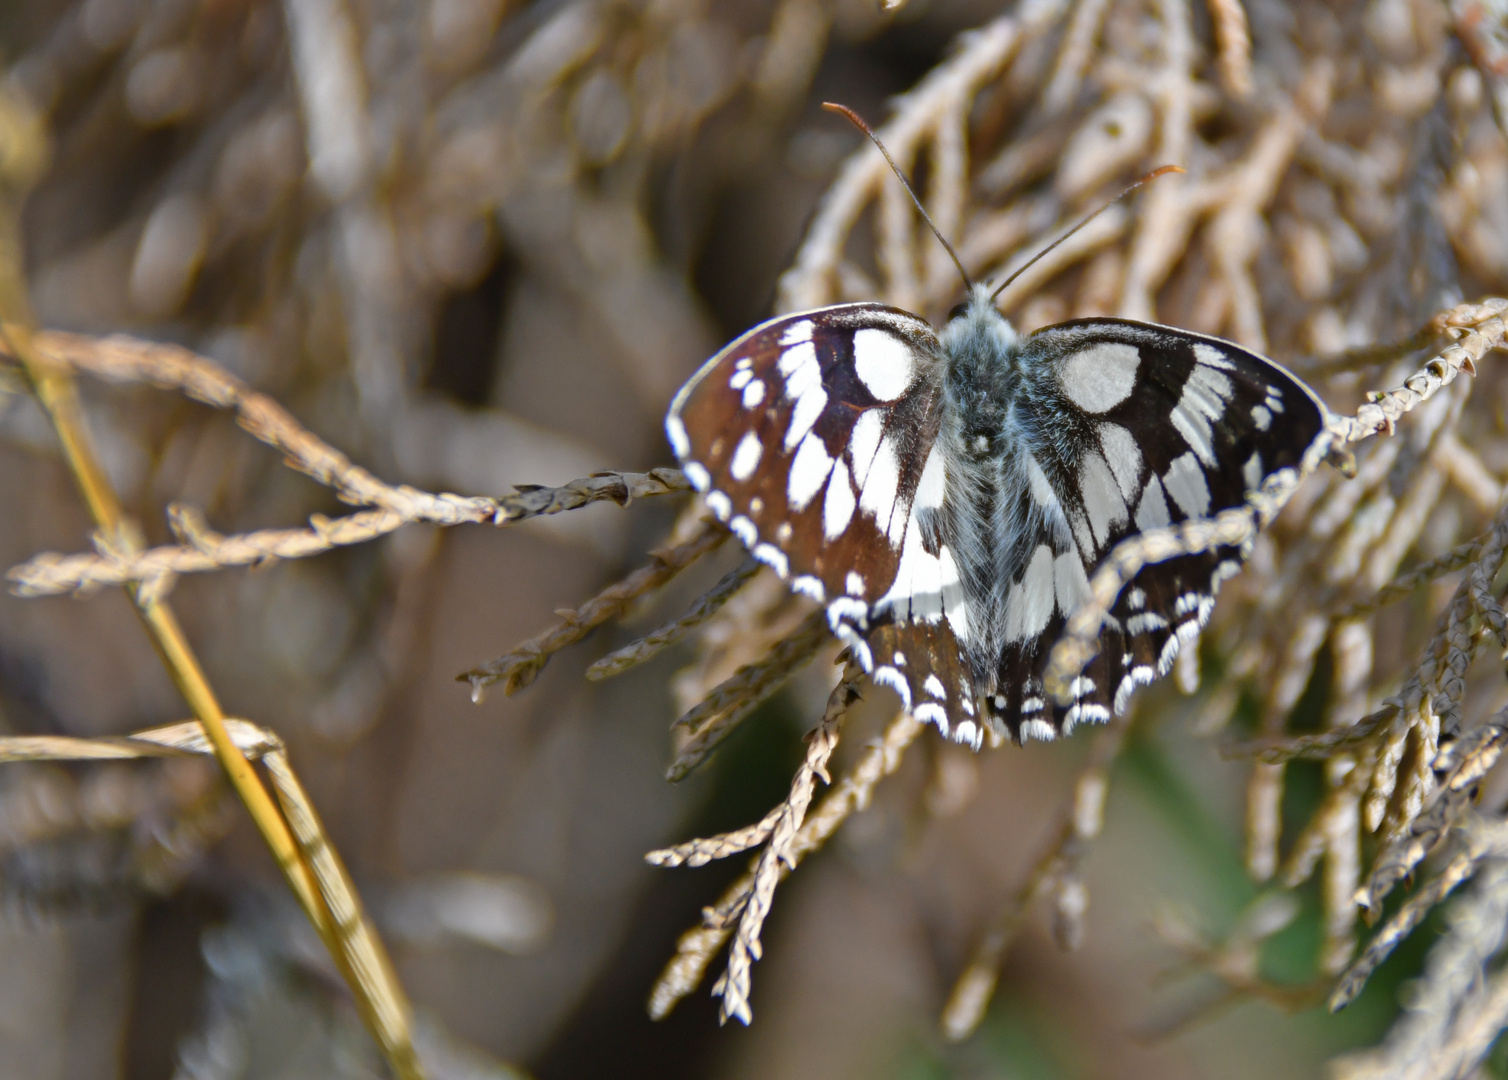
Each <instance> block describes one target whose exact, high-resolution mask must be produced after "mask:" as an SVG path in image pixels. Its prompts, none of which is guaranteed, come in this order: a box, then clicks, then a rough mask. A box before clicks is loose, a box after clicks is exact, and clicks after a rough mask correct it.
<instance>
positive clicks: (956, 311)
mask: <svg viewBox="0 0 1508 1080" xmlns="http://www.w3.org/2000/svg"><path fill="white" fill-rule="evenodd" d="M968 310H969V305H968V301H964V302H963V303H961V304H954V305H953V310H952V311H950V312H948V321H949V322H952V321H953V320H954V319H961V318H963V317H964V315H965V314H967V313H968Z"/></svg>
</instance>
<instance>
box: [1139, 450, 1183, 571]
mask: <svg viewBox="0 0 1508 1080" xmlns="http://www.w3.org/2000/svg"><path fill="white" fill-rule="evenodd" d="M1184 456H1185V457H1187V456H1188V455H1186V454H1185V455H1184ZM1195 467H1196V468H1197V467H1198V466H1195ZM1172 521H1173V518H1172V515H1170V514H1169V513H1168V500H1167V499H1166V498H1165V497H1164V496H1163V493H1162V483H1161V482H1160V481H1159V480H1158V479H1157V477H1156V476H1149V477H1147V487H1146V490H1145V491H1143V492H1142V493H1141V502H1140V503H1139V504H1138V505H1137V507H1136V527H1137V528H1138V529H1140V530H1141V531H1142V532H1151V531H1152V530H1153V529H1161V528H1162V527H1163V526H1165V525H1169V524H1171V523H1172ZM1137 591H1138V592H1139V591H1140V590H1137ZM1142 595H1143V597H1145V596H1146V594H1145V593H1143V594H1142Z"/></svg>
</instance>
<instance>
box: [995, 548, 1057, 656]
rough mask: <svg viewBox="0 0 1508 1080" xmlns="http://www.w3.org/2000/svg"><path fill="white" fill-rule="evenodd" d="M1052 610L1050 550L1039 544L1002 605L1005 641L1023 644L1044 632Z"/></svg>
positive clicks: (1051, 562)
mask: <svg viewBox="0 0 1508 1080" xmlns="http://www.w3.org/2000/svg"><path fill="white" fill-rule="evenodd" d="M1052 606H1053V560H1052V549H1051V548H1049V547H1048V546H1047V545H1046V544H1039V545H1038V546H1037V550H1036V551H1034V552H1032V557H1031V561H1030V562H1029V563H1027V565H1026V572H1025V573H1024V574H1022V575H1021V581H1020V583H1018V584H1015V585H1012V586H1011V590H1010V594H1009V595H1008V596H1007V597H1006V601H1005V639H1006V641H1022V640H1024V639H1026V638H1029V637H1035V636H1036V635H1038V634H1040V633H1041V632H1042V631H1043V630H1045V629H1046V628H1047V620H1048V619H1049V618H1051V617H1052Z"/></svg>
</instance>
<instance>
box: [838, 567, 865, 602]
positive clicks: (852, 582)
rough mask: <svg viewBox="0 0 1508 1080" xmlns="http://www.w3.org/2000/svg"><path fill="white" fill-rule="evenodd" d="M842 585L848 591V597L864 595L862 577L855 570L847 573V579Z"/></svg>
mask: <svg viewBox="0 0 1508 1080" xmlns="http://www.w3.org/2000/svg"><path fill="white" fill-rule="evenodd" d="M843 585H844V587H845V588H846V589H847V590H848V595H849V596H863V595H864V576H863V575H862V574H860V573H859V572H858V571H856V570H850V571H849V572H848V577H847V578H845V579H844V582H843Z"/></svg>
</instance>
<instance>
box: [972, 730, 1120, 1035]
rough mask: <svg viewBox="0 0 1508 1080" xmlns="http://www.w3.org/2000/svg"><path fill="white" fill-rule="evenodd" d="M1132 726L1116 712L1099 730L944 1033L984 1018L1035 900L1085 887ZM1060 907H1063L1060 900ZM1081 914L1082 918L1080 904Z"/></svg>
mask: <svg viewBox="0 0 1508 1080" xmlns="http://www.w3.org/2000/svg"><path fill="white" fill-rule="evenodd" d="M1128 727H1129V725H1128V724H1127V723H1126V721H1125V720H1124V719H1119V718H1118V719H1116V720H1115V721H1113V722H1112V723H1111V725H1110V726H1109V727H1107V728H1105V729H1104V730H1102V731H1100V732H1099V733H1098V734H1097V736H1096V738H1095V741H1094V746H1093V747H1092V748H1091V749H1090V751H1089V760H1088V762H1087V763H1086V764H1085V766H1084V768H1083V769H1082V770H1081V771H1080V772H1079V777H1078V780H1077V781H1075V783H1074V789H1073V794H1072V795H1071V796H1070V797H1069V799H1068V800H1067V802H1066V803H1065V804H1064V806H1063V808H1062V810H1061V811H1060V812H1059V815H1058V818H1059V820H1058V825H1057V828H1056V830H1055V831H1054V832H1053V835H1052V839H1051V840H1050V841H1049V842H1048V844H1047V847H1046V848H1045V849H1044V850H1043V852H1042V854H1041V855H1040V856H1039V857H1038V858H1037V861H1036V862H1035V863H1034V864H1033V865H1032V868H1031V871H1030V872H1029V873H1028V874H1027V876H1026V879H1025V880H1024V881H1023V882H1022V883H1021V887H1020V888H1019V889H1017V890H1016V892H1015V894H1014V895H1013V896H1012V897H1011V898H1010V900H1009V901H1007V902H1006V904H1005V905H1004V906H1003V907H1002V908H1001V909H1000V911H999V913H998V914H997V915H996V916H995V918H994V921H993V922H992V923H991V924H990V927H989V929H988V930H986V931H985V934H984V936H983V938H981V939H980V941H979V944H978V945H977V946H975V948H974V955H973V957H972V958H971V959H970V960H969V966H968V967H967V968H965V969H964V972H963V974H962V975H960V976H959V977H958V981H957V982H955V983H954V984H953V992H952V993H951V994H949V995H948V1003H947V1004H946V1005H945V1006H943V1012H942V1029H943V1034H944V1035H945V1036H946V1037H947V1038H949V1039H951V1040H953V1041H954V1042H957V1041H959V1040H961V1039H965V1038H967V1037H968V1036H969V1035H971V1034H972V1033H973V1032H974V1030H975V1029H976V1028H977V1027H978V1026H979V1022H980V1021H981V1020H983V1019H984V1012H985V1009H986V1008H987V1007H988V1006H989V1003H990V998H992V997H993V996H994V993H995V984H996V982H997V981H998V980H999V978H1000V964H1001V962H1002V961H1003V960H1004V958H1005V950H1006V949H1007V947H1009V945H1010V943H1011V941H1012V940H1013V939H1014V938H1015V936H1016V933H1017V931H1019V930H1020V929H1021V925H1022V923H1024V922H1025V921H1026V916H1027V915H1028V914H1029V913H1030V911H1031V909H1032V907H1033V906H1034V905H1035V904H1036V902H1037V901H1038V900H1039V899H1041V898H1042V897H1043V896H1046V895H1048V894H1049V893H1050V892H1052V891H1053V890H1055V889H1061V887H1062V886H1063V885H1065V884H1070V885H1077V886H1078V889H1077V890H1075V896H1076V897H1077V896H1078V895H1079V894H1080V893H1081V892H1082V885H1081V884H1079V882H1078V877H1077V870H1078V866H1079V864H1080V863H1081V862H1082V861H1083V858H1084V856H1085V855H1086V854H1087V853H1088V849H1089V841H1090V840H1092V839H1093V838H1094V837H1096V836H1098V835H1099V832H1100V828H1101V827H1102V825H1103V823H1104V808H1105V794H1106V789H1107V787H1108V785H1109V782H1110V766H1111V765H1112V764H1113V763H1114V761H1115V759H1116V757H1117V756H1118V755H1119V754H1120V751H1121V748H1122V747H1123V746H1124V745H1125V740H1126V731H1127V728H1128ZM1081 906H1082V905H1080V907H1081ZM1059 907H1060V909H1061V907H1062V905H1061V904H1060V905H1059ZM1077 914H1078V916H1079V917H1080V918H1081V917H1082V910H1079V911H1078V912H1077ZM1064 936H1066V937H1067V939H1068V942H1069V943H1070V944H1072V943H1075V942H1076V937H1075V936H1074V935H1072V934H1070V935H1060V937H1064Z"/></svg>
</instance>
